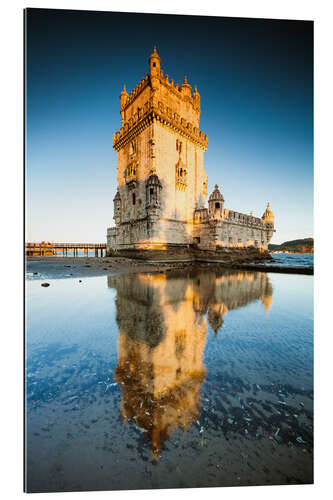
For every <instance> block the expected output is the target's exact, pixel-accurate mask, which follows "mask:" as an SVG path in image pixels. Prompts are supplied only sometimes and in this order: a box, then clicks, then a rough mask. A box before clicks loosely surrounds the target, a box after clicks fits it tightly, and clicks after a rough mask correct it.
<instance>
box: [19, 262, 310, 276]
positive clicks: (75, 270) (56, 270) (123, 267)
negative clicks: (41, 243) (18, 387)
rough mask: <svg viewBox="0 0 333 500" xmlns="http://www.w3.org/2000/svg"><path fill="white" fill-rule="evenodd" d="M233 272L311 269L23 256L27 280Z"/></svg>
mask: <svg viewBox="0 0 333 500" xmlns="http://www.w3.org/2000/svg"><path fill="white" fill-rule="evenodd" d="M184 267H189V268H194V269H202V268H209V269H219V270H221V271H222V270H223V269H229V270H230V269H234V270H237V269H239V270H249V271H250V270H253V271H265V272H273V273H276V272H278V273H288V274H290V273H292V274H313V268H302V267H298V268H296V267H295V268H290V267H289V268H283V267H281V266H273V265H270V266H265V264H239V263H236V262H235V263H233V264H232V265H226V264H225V263H223V262H193V261H192V260H190V259H189V260H184V261H169V262H159V261H155V262H152V261H142V260H141V261H140V260H135V259H130V258H126V257H103V258H96V257H89V258H86V257H76V258H74V257H27V260H26V273H27V278H28V279H54V278H83V277H89V276H105V275H110V274H119V273H129V272H130V273H131V272H135V273H138V272H164V271H167V270H173V269H184Z"/></svg>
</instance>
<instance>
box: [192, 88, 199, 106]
mask: <svg viewBox="0 0 333 500" xmlns="http://www.w3.org/2000/svg"><path fill="white" fill-rule="evenodd" d="M192 98H193V104H194V107H195V109H196V110H197V111H199V112H200V94H199V92H198V89H197V86H195V87H194V92H193V94H192Z"/></svg>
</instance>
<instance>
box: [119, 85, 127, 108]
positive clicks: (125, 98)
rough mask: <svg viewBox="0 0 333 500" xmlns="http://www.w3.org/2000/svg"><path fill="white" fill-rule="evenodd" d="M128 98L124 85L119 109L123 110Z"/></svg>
mask: <svg viewBox="0 0 333 500" xmlns="http://www.w3.org/2000/svg"><path fill="white" fill-rule="evenodd" d="M128 98H129V95H128V93H127V91H126V85H124V88H123V90H122V91H121V94H120V109H122V108H124V106H125V104H126V102H127V99H128Z"/></svg>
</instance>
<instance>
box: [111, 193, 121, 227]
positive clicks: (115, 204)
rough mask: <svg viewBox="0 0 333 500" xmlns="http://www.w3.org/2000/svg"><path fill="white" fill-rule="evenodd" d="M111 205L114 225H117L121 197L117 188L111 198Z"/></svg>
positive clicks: (119, 215)
mask: <svg viewBox="0 0 333 500" xmlns="http://www.w3.org/2000/svg"><path fill="white" fill-rule="evenodd" d="M113 207H114V210H113V212H114V214H113V218H114V220H115V223H116V226H119V224H120V220H121V197H120V194H119V190H117V192H116V196H115V197H114V198H113Z"/></svg>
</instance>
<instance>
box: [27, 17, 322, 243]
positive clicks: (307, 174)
mask: <svg viewBox="0 0 333 500" xmlns="http://www.w3.org/2000/svg"><path fill="white" fill-rule="evenodd" d="M312 37H313V24H312V22H309V21H275V20H249V19H232V18H213V17H192V16H171V15H148V14H121V13H102V12H82V11H81V12H80V11H66V10H62V11H61V10H43V9H29V10H28V15H27V68H26V79H27V94H26V140H27V142H26V146H27V147H26V219H27V223H26V238H27V240H29V241H40V240H49V241H52V240H53V241H75V242H79V241H80V242H81V241H82V242H88V241H91V242H101V241H105V239H106V228H107V227H109V226H111V225H113V218H112V217H113V197H114V194H115V191H116V153H115V151H114V150H113V147H112V134H113V133H114V132H115V131H116V130H118V129H119V128H120V113H119V94H120V92H121V90H122V87H123V85H124V83H125V84H126V86H127V89H128V90H129V91H130V90H131V89H132V88H134V87H135V86H136V84H137V83H138V81H139V80H140V79H141V78H142V77H143V76H144V75H145V74H146V72H147V71H148V57H149V55H150V53H151V52H152V48H153V45H154V44H156V45H157V50H158V53H159V55H160V57H161V60H162V68H163V69H164V72H165V73H168V74H169V77H170V78H174V79H175V81H176V82H180V83H181V82H182V81H183V78H184V75H186V76H187V77H188V81H189V83H190V84H191V85H192V86H194V85H197V86H198V91H199V93H200V95H201V110H202V115H201V121H200V128H201V129H202V130H203V131H204V132H205V133H207V134H208V136H209V147H208V150H207V152H206V153H205V170H206V172H207V174H208V179H209V191H211V190H212V189H213V187H214V185H215V184H216V183H217V184H219V186H220V189H221V191H222V192H223V195H224V198H225V206H226V207H227V208H231V209H234V210H237V211H240V212H244V213H249V212H250V211H251V210H253V211H254V213H255V215H257V216H261V215H262V213H263V212H264V210H265V206H266V203H267V201H270V203H271V207H272V210H273V212H274V214H275V217H276V229H277V232H276V235H275V236H274V238H273V240H272V242H273V243H274V242H275V243H279V242H283V241H286V240H290V239H295V238H303V237H308V236H313V39H312Z"/></svg>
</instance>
